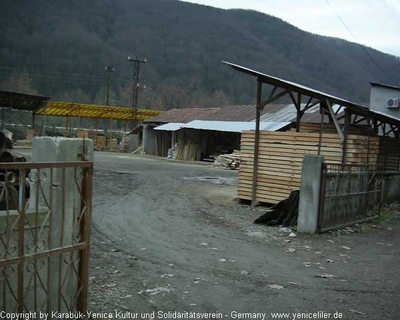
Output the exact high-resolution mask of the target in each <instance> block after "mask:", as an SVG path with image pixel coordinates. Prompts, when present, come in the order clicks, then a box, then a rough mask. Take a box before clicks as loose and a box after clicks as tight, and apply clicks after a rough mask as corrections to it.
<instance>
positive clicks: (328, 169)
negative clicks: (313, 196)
mask: <svg viewBox="0 0 400 320" xmlns="http://www.w3.org/2000/svg"><path fill="white" fill-rule="evenodd" d="M321 177H322V183H321V196H320V210H319V221H318V226H319V231H320V232H324V231H329V230H332V229H337V228H341V227H345V226H348V225H351V224H355V223H358V222H362V221H366V220H369V219H372V218H375V217H376V216H377V215H379V214H380V208H381V199H382V170H380V169H379V168H377V167H376V166H374V165H341V164H332V163H324V165H323V168H322V175H321Z"/></svg>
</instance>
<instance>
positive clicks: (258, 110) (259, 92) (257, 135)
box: [251, 79, 262, 207]
mask: <svg viewBox="0 0 400 320" xmlns="http://www.w3.org/2000/svg"><path fill="white" fill-rule="evenodd" d="M261 97H262V82H261V80H260V79H257V107H256V133H255V139H254V159H253V160H254V161H253V190H252V196H251V206H252V207H254V206H255V204H256V197H257V174H258V149H259V142H260V118H261V110H262V106H261Z"/></svg>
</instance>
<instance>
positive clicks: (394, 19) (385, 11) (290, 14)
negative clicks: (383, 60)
mask: <svg viewBox="0 0 400 320" xmlns="http://www.w3.org/2000/svg"><path fill="white" fill-rule="evenodd" d="M185 1H186V2H193V3H199V4H204V5H209V6H213V7H218V8H224V9H231V8H242V9H253V10H257V11H261V12H264V13H267V14H270V15H272V16H275V17H279V18H281V19H283V20H285V21H287V22H289V23H290V24H292V25H295V26H296V27H298V28H300V29H303V30H305V31H308V32H312V33H317V34H320V35H326V36H332V37H337V38H341V39H345V40H349V41H351V42H357V43H361V44H364V45H366V46H368V47H372V48H375V49H378V50H380V51H383V52H386V53H390V54H393V55H396V56H399V57H400V0H185ZM337 15H338V16H339V17H340V18H341V19H342V20H343V21H344V23H345V24H346V26H347V27H348V29H350V31H351V32H349V31H348V30H347V29H346V27H345V26H344V25H343V23H342V22H341V21H340V19H339V18H338V16H337ZM353 35H354V36H353Z"/></svg>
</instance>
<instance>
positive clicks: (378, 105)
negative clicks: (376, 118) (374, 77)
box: [369, 85, 400, 119]
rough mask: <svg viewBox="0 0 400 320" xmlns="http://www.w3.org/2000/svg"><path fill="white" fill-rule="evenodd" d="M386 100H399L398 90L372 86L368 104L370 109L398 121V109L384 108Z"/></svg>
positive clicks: (399, 117) (399, 111)
mask: <svg viewBox="0 0 400 320" xmlns="http://www.w3.org/2000/svg"><path fill="white" fill-rule="evenodd" d="M387 98H399V99H400V90H396V89H391V88H387V87H382V86H376V85H375V86H372V87H371V94H370V102H369V105H370V109H371V110H374V111H377V112H381V113H383V114H386V115H389V116H392V117H396V118H397V119H400V108H398V109H388V108H387V107H386V99H387Z"/></svg>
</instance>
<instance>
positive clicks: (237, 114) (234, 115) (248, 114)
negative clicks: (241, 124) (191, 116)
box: [196, 105, 256, 121]
mask: <svg viewBox="0 0 400 320" xmlns="http://www.w3.org/2000/svg"><path fill="white" fill-rule="evenodd" d="M255 110H256V109H255V105H229V106H225V107H222V108H220V109H218V110H217V111H215V112H213V113H211V114H207V115H204V116H203V117H201V118H197V119H196V120H210V121H252V120H254V119H255V117H256V111H255Z"/></svg>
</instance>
